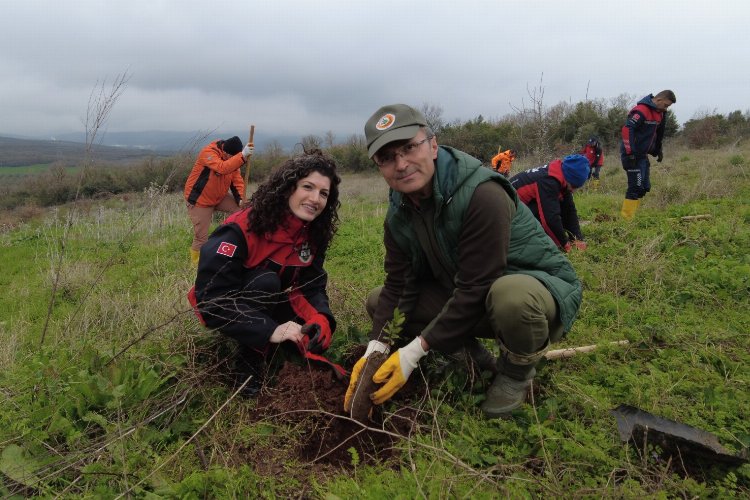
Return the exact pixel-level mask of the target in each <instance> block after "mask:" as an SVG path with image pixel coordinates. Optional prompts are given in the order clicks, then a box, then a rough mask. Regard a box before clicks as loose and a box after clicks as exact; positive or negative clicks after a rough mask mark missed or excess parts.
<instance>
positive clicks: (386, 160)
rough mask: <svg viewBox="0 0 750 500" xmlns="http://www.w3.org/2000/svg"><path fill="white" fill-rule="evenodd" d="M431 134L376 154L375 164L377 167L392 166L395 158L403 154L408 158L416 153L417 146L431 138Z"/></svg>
mask: <svg viewBox="0 0 750 500" xmlns="http://www.w3.org/2000/svg"><path fill="white" fill-rule="evenodd" d="M433 137H435V136H433V135H431V136H428V137H425V138H424V139H422V140H421V141H417V142H409V143H407V144H404V145H403V146H401V147H398V148H395V149H392V150H390V151H386V152H385V153H383V154H378V155H377V157H376V158H375V164H376V165H377V166H378V167H392V166H394V165H395V164H396V158H398V157H399V156H403V157H404V158H410V157H412V156H413V155H415V154H416V153H417V151H418V150H419V146H421V145H422V144H424V143H425V142H427V141H429V140H430V139H432V138H433Z"/></svg>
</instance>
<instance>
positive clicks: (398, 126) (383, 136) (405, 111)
mask: <svg viewBox="0 0 750 500" xmlns="http://www.w3.org/2000/svg"><path fill="white" fill-rule="evenodd" d="M426 126H427V120H425V118H424V115H423V114H422V113H420V112H419V111H417V110H416V109H414V108H412V107H411V106H407V105H406V104H390V105H388V106H383V107H382V108H380V109H379V110H377V111H376V112H375V113H374V114H373V115H372V116H371V117H370V119H369V120H367V123H365V139H366V140H367V154H368V156H369V157H370V158H372V157H373V156H375V153H377V152H378V150H379V149H380V148H382V147H383V146H385V145H386V144H388V143H389V142H393V141H403V140H405V139H411V138H412V137H414V136H415V135H417V132H419V127H426Z"/></svg>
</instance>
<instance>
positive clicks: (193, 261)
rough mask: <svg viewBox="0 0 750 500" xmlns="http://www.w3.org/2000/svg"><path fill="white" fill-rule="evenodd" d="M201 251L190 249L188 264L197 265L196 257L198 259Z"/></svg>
mask: <svg viewBox="0 0 750 500" xmlns="http://www.w3.org/2000/svg"><path fill="white" fill-rule="evenodd" d="M200 256H201V253H200V251H199V250H193V249H192V248H191V249H190V264H191V265H192V266H193V267H198V259H200Z"/></svg>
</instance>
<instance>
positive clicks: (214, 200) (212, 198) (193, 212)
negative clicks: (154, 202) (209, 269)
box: [184, 136, 254, 266]
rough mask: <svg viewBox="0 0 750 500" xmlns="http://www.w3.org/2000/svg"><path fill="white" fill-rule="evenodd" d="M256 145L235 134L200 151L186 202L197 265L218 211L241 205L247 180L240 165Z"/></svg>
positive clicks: (193, 260) (194, 263) (232, 211)
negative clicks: (241, 171)
mask: <svg viewBox="0 0 750 500" xmlns="http://www.w3.org/2000/svg"><path fill="white" fill-rule="evenodd" d="M253 150H254V148H253V145H252V144H250V143H248V144H246V145H245V147H244V148H243V147H242V141H241V140H240V138H239V137H237V136H234V137H231V138H229V139H226V140H218V141H214V142H212V143H210V144H209V145H207V146H206V147H204V148H203V149H202V150H201V152H200V153H199V154H198V159H197V160H196V161H195V165H193V170H192V171H191V172H190V175H189V176H188V179H187V182H186V183H185V191H184V195H185V202H186V204H187V211H188V217H190V222H192V224H193V243H192V245H191V246H190V261H191V263H192V264H193V266H197V265H198V259H199V258H200V249H201V246H203V244H204V243H205V242H206V240H207V239H208V228H209V226H210V225H211V219H212V218H213V214H214V212H215V211H217V210H218V211H220V212H226V213H234V212H236V211H237V210H239V209H240V201H241V200H242V197H243V196H244V195H245V182H244V181H243V180H242V174H241V173H240V167H242V165H244V164H245V162H246V161H247V159H248V158H249V157H250V156H252V154H253Z"/></svg>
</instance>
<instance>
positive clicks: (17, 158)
mask: <svg viewBox="0 0 750 500" xmlns="http://www.w3.org/2000/svg"><path fill="white" fill-rule="evenodd" d="M173 154H174V152H171V151H154V150H146V149H139V148H133V147H117V146H104V145H96V146H94V147H93V150H92V154H91V155H90V158H91V159H93V160H94V161H100V162H108V163H131V162H133V161H136V160H140V159H143V158H148V157H154V156H159V157H163V156H171V155H173ZM85 158H86V145H85V144H84V143H82V142H72V141H60V140H37V139H17V138H13V137H1V136H0V167H20V166H25V165H36V164H39V163H54V162H59V163H62V164H64V165H75V164H80V163H81V162H82V161H83V160H84V159H85Z"/></svg>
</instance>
